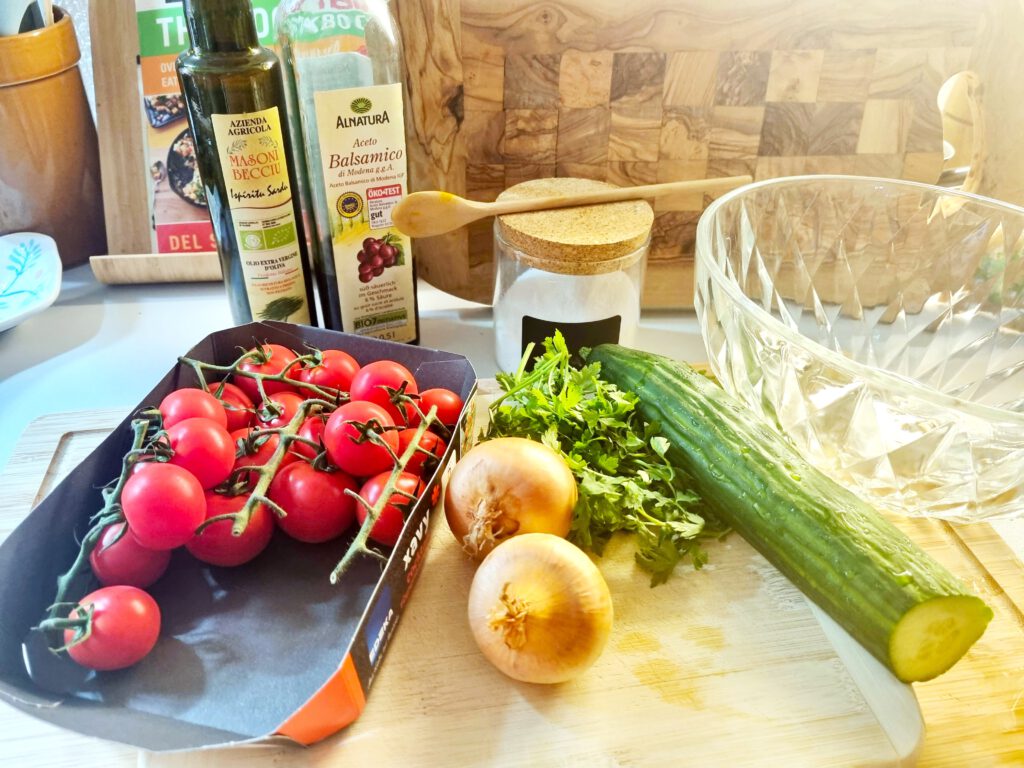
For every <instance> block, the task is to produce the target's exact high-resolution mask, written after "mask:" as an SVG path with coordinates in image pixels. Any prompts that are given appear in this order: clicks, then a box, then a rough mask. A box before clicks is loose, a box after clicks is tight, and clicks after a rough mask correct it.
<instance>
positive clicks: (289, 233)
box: [212, 107, 310, 325]
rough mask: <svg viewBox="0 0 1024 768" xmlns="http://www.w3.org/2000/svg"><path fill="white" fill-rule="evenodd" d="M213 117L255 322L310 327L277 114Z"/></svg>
mask: <svg viewBox="0 0 1024 768" xmlns="http://www.w3.org/2000/svg"><path fill="white" fill-rule="evenodd" d="M212 117H213V132H214V137H215V138H216V142H217V153H218V156H219V158H220V166H221V169H222V171H223V175H224V185H225V187H226V188H227V194H228V199H227V203H228V207H229V208H230V209H231V222H232V224H233V225H234V228H235V240H236V242H237V243H238V255H239V258H240V259H241V261H242V274H243V276H244V277H245V289H246V292H247V293H248V296H249V308H250V309H251V310H252V316H253V319H258V320H282V321H286V322H290V323H300V324H305V325H308V324H309V321H310V308H309V304H308V303H307V300H306V286H305V282H304V280H303V273H302V270H303V264H302V253H301V251H300V250H299V236H298V232H297V230H296V226H295V210H294V207H293V204H292V189H291V185H290V184H289V181H288V159H287V149H286V147H285V143H284V135H283V134H282V132H281V115H280V113H279V112H278V109H277V107H271V108H270V109H264V110H262V111H260V112H241V113H237V114H232V115H213V116H212Z"/></svg>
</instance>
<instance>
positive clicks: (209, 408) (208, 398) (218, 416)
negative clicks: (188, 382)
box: [160, 388, 228, 429]
mask: <svg viewBox="0 0 1024 768" xmlns="http://www.w3.org/2000/svg"><path fill="white" fill-rule="evenodd" d="M160 415H161V416H163V419H164V429H167V428H168V427H172V426H174V425H175V424H177V423H178V422H179V421H184V420H185V419H213V420H214V421H216V422H217V423H218V424H220V425H221V426H222V427H227V423H228V417H227V414H225V413H224V407H223V406H222V405H221V404H220V401H219V400H218V399H217V398H216V397H214V396H213V395H211V394H210V393H209V392H207V391H206V390H203V389H188V388H186V389H176V390H174V391H173V392H170V393H168V395H167V396H166V397H165V398H164V399H163V400H161V401H160Z"/></svg>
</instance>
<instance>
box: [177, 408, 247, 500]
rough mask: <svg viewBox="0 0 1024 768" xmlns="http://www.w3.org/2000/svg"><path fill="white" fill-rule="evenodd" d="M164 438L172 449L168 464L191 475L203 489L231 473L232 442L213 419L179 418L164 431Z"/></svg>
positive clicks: (220, 481) (226, 432) (233, 443)
mask: <svg viewBox="0 0 1024 768" xmlns="http://www.w3.org/2000/svg"><path fill="white" fill-rule="evenodd" d="M221 412H222V413H223V409H222V411H221ZM167 439H168V441H169V442H170V444H171V449H172V450H173V451H174V455H173V456H172V457H171V460H170V463H171V464H175V465H177V466H179V467H181V468H182V469H187V470H188V471H189V472H191V473H192V474H193V475H195V477H196V480H198V481H199V484H200V485H201V486H203V488H204V489H206V488H213V487H214V486H215V485H219V484H220V483H223V482H224V481H225V480H227V478H228V475H230V474H231V468H232V467H233V466H234V464H235V442H234V440H232V439H231V434H230V433H229V432H228V431H227V430H226V429H224V427H222V426H221V425H220V424H218V423H217V422H215V421H212V420H210V419H185V420H184V421H179V422H178V423H177V424H175V425H174V426H173V427H171V428H170V429H168V430H167Z"/></svg>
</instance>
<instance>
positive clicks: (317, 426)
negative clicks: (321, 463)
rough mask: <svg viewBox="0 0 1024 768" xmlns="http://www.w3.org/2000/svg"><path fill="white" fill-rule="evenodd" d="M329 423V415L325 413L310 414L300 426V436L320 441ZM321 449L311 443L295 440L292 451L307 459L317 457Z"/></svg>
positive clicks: (315, 441)
mask: <svg viewBox="0 0 1024 768" xmlns="http://www.w3.org/2000/svg"><path fill="white" fill-rule="evenodd" d="M326 425H327V417H326V416H324V415H323V414H317V415H315V416H310V417H309V418H307V419H306V420H305V421H304V422H302V425H301V426H300V427H299V431H298V433H297V434H298V436H299V437H304V438H305V439H306V440H312V441H313V442H314V443H320V442H321V440H322V439H323V435H324V427H325V426H326ZM320 450H321V449H317V448H314V447H313V446H311V445H306V444H305V443H300V442H297V441H296V442H293V443H292V451H294V452H295V453H298V454H300V455H301V456H305V457H306V458H307V459H315V458H316V457H317V455H319V453H320Z"/></svg>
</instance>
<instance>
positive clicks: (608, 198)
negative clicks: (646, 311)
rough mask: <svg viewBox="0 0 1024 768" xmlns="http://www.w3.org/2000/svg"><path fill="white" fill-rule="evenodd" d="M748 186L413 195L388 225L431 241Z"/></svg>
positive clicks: (742, 180)
mask: <svg viewBox="0 0 1024 768" xmlns="http://www.w3.org/2000/svg"><path fill="white" fill-rule="evenodd" d="M750 182H751V178H750V176H724V177H722V178H717V179H693V180H690V181H672V182H669V183H667V184H647V185H645V186H640V187H620V188H617V189H606V190H601V191H600V192H588V193H586V194H580V195H562V196H558V197H535V198H527V199H521V200H499V201H497V202H494V203H482V202H479V201H476V200H466V199H465V198H462V197H459V196H458V195H453V194H452V193H450V192H439V191H432V192H413V193H412V194H411V195H409V196H408V197H406V198H405V199H404V200H402V201H401V202H400V203H399V204H398V205H396V206H395V207H394V208H393V209H392V210H391V221H392V222H393V223H394V225H395V226H396V227H398V229H399V230H400V231H401V232H403V233H404V234H406V235H408V236H409V237H432V236H434V235H443V234H444V233H445V232H451V231H452V230H453V229H458V228H459V227H462V226H465V225H466V224H469V223H470V222H473V221H476V220H477V219H482V218H484V217H485V216H502V215H504V214H506V213H525V212H527V211H542V210H546V209H549V208H570V207H572V206H574V205H596V204H598V203H617V202H621V201H623V200H643V199H647V198H653V197H661V196H663V195H671V194H676V193H679V192H695V191H712V190H717V191H725V190H729V189H732V188H734V187H739V186H741V185H743V184H749V183H750Z"/></svg>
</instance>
